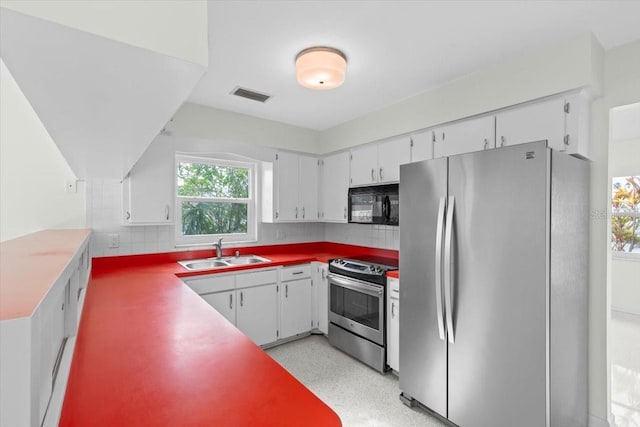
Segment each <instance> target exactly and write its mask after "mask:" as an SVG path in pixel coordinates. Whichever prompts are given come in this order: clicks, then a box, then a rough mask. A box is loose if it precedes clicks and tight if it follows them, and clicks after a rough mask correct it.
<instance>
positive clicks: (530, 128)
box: [496, 99, 565, 148]
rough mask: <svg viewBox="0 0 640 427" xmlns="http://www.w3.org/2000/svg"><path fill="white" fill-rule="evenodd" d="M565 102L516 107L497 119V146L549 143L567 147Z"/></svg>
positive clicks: (556, 101)
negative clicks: (565, 139)
mask: <svg viewBox="0 0 640 427" xmlns="http://www.w3.org/2000/svg"><path fill="white" fill-rule="evenodd" d="M564 104H565V103H564V100H563V99H552V100H547V101H543V102H538V103H535V104H529V105H525V106H523V107H518V108H513V109H511V110H507V111H504V112H501V113H498V115H497V117H496V137H497V139H496V146H497V147H506V146H509V145H516V144H524V143H527V142H534V141H542V140H547V141H548V142H549V146H550V147H560V148H564V121H565V118H564Z"/></svg>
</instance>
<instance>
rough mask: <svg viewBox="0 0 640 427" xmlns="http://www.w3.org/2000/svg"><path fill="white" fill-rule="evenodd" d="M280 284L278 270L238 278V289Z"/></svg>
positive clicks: (257, 272) (238, 276) (243, 275)
mask: <svg viewBox="0 0 640 427" xmlns="http://www.w3.org/2000/svg"><path fill="white" fill-rule="evenodd" d="M277 282H278V272H277V270H262V271H255V272H251V273H242V274H238V275H237V276H236V287H237V288H248V287H251V286H258V285H268V284H270V283H277Z"/></svg>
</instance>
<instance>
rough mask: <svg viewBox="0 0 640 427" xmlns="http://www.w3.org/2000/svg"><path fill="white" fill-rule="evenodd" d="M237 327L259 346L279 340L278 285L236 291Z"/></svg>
mask: <svg viewBox="0 0 640 427" xmlns="http://www.w3.org/2000/svg"><path fill="white" fill-rule="evenodd" d="M236 296H237V304H238V305H237V310H236V325H237V326H238V329H240V330H241V331H242V332H244V333H245V334H246V335H247V336H248V337H249V338H251V339H252V340H253V342H255V343H256V344H258V345H263V344H268V343H271V342H274V341H276V340H277V339H278V333H277V332H278V290H277V285H276V284H272V285H266V286H257V287H255V288H246V289H240V290H236Z"/></svg>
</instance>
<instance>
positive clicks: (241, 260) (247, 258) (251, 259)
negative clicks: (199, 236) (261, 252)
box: [223, 255, 271, 265]
mask: <svg viewBox="0 0 640 427" xmlns="http://www.w3.org/2000/svg"><path fill="white" fill-rule="evenodd" d="M223 260H224V261H225V262H228V263H229V264H231V265H244V264H257V263H259V262H271V260H270V259H267V258H262V257H259V256H257V255H240V256H234V257H227V258H223Z"/></svg>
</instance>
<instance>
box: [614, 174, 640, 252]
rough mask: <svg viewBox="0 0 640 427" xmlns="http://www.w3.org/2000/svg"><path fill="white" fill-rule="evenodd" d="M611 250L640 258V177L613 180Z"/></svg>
mask: <svg viewBox="0 0 640 427" xmlns="http://www.w3.org/2000/svg"><path fill="white" fill-rule="evenodd" d="M611 250H612V251H613V253H614V254H623V253H626V254H634V256H636V255H637V256H640V176H621V177H614V178H613V179H612V182H611Z"/></svg>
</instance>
